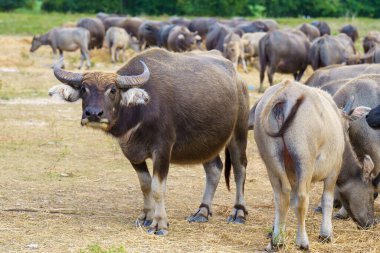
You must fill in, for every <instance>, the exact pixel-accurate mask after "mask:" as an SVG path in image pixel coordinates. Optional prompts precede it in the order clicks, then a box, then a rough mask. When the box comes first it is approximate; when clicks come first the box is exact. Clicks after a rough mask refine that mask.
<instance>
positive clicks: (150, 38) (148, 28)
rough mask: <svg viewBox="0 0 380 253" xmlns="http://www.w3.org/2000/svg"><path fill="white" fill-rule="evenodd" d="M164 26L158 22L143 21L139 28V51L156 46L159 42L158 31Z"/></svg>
mask: <svg viewBox="0 0 380 253" xmlns="http://www.w3.org/2000/svg"><path fill="white" fill-rule="evenodd" d="M164 25H165V23H164V22H159V21H145V22H144V23H142V24H141V25H140V27H139V31H138V39H139V41H140V49H141V50H142V49H145V48H148V47H151V46H158V44H159V41H160V29H161V28H162V27H163V26H164Z"/></svg>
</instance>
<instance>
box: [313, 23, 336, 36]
mask: <svg viewBox="0 0 380 253" xmlns="http://www.w3.org/2000/svg"><path fill="white" fill-rule="evenodd" d="M311 25H313V26H315V27H317V28H318V30H319V33H320V35H321V36H323V35H325V34H327V35H330V34H331V29H330V26H329V25H328V24H327V23H326V22H324V21H314V22H312V23H311Z"/></svg>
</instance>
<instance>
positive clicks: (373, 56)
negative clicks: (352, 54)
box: [360, 45, 380, 63]
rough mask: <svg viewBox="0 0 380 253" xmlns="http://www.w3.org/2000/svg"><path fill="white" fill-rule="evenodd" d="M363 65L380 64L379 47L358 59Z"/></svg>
mask: <svg viewBox="0 0 380 253" xmlns="http://www.w3.org/2000/svg"><path fill="white" fill-rule="evenodd" d="M360 60H361V61H363V63H380V45H378V46H375V47H372V48H371V49H370V50H368V52H367V53H365V54H364V55H362V56H361V57H360Z"/></svg>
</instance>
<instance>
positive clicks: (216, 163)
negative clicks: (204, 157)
mask: <svg viewBox="0 0 380 253" xmlns="http://www.w3.org/2000/svg"><path fill="white" fill-rule="evenodd" d="M203 168H204V170H205V172H206V187H205V190H204V193H203V199H202V203H201V205H200V206H199V208H198V210H197V211H196V212H195V213H194V214H193V215H190V216H189V217H188V218H187V221H189V222H207V221H208V217H209V216H212V211H211V205H212V200H213V199H214V195H215V191H216V187H217V186H218V183H219V179H220V175H221V173H222V170H223V163H222V160H221V159H220V157H219V156H217V157H216V158H215V159H214V160H211V161H210V162H207V163H204V164H203Z"/></svg>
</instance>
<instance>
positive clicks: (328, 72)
mask: <svg viewBox="0 0 380 253" xmlns="http://www.w3.org/2000/svg"><path fill="white" fill-rule="evenodd" d="M363 74H380V65H379V64H360V65H353V66H342V65H331V66H328V67H325V68H322V69H318V70H317V71H315V72H314V73H313V74H312V75H311V76H310V77H309V79H307V81H306V83H305V84H306V85H309V86H313V87H321V86H322V85H324V84H327V83H329V82H331V81H334V80H339V79H347V78H354V77H357V76H359V75H363Z"/></svg>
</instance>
